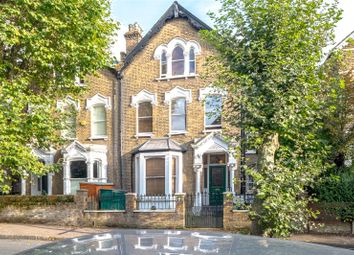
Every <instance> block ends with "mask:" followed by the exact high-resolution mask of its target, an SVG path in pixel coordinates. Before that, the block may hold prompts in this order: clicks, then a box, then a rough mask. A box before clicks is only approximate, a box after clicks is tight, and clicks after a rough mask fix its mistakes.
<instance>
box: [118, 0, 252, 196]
mask: <svg viewBox="0 0 354 255" xmlns="http://www.w3.org/2000/svg"><path fill="white" fill-rule="evenodd" d="M202 29H206V30H209V29H211V28H210V27H209V26H207V25H206V24H205V23H203V22H202V21H201V20H199V19H198V18H197V17H195V16H194V15H193V14H191V13H190V12H189V11H187V10H186V9H185V8H183V7H182V6H181V5H179V4H178V3H177V2H175V3H173V4H172V6H171V7H170V8H169V9H168V10H167V11H166V13H165V14H164V15H163V16H162V17H161V18H160V19H159V20H158V22H157V23H156V24H155V25H154V26H153V27H152V29H151V30H150V31H149V32H148V33H147V34H146V35H145V36H144V37H142V36H141V29H140V27H139V26H138V25H137V24H133V25H130V26H129V31H128V32H127V33H126V35H125V37H126V41H127V55H126V57H125V60H124V63H123V66H122V67H121V68H120V70H119V71H118V80H119V88H120V94H121V112H120V114H121V152H122V157H121V166H122V167H121V168H120V171H121V173H120V176H122V179H121V182H120V186H119V187H120V188H122V189H124V190H126V191H130V192H135V193H137V194H138V195H139V194H144V195H148V196H152V195H158V194H174V193H182V192H184V193H189V194H190V193H200V192H210V193H213V192H215V193H222V192H225V191H232V192H240V191H241V186H240V184H239V183H237V182H234V179H235V177H240V171H239V162H238V160H237V159H236V158H235V155H234V153H233V150H232V149H233V147H232V146H230V145H229V144H228V143H227V142H226V140H225V139H224V138H223V136H222V132H221V131H222V128H223V122H222V117H221V114H222V101H223V100H225V99H226V97H227V94H226V93H225V92H224V91H220V90H217V89H215V88H213V86H212V81H207V80H205V79H202V78H201V77H200V75H201V74H202V73H203V71H204V69H205V67H204V66H203V65H204V64H205V63H206V59H207V57H208V56H211V55H212V54H215V51H213V49H212V48H211V47H210V46H209V45H208V44H207V43H206V42H205V41H203V40H202V39H201V36H200V34H199V31H200V30H202ZM249 189H251V187H249Z"/></svg>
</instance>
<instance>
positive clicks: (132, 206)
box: [125, 193, 136, 213]
mask: <svg viewBox="0 0 354 255" xmlns="http://www.w3.org/2000/svg"><path fill="white" fill-rule="evenodd" d="M125 210H126V212H127V213H133V212H134V210H136V193H126V194H125Z"/></svg>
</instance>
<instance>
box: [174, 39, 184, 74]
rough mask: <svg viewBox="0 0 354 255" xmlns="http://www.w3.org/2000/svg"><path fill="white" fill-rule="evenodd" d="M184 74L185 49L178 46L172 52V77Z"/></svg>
mask: <svg viewBox="0 0 354 255" xmlns="http://www.w3.org/2000/svg"><path fill="white" fill-rule="evenodd" d="M183 74H184V55H183V49H182V48H181V47H180V46H177V47H176V48H175V49H174V50H173V52H172V76H176V75H183Z"/></svg>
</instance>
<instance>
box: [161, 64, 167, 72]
mask: <svg viewBox="0 0 354 255" xmlns="http://www.w3.org/2000/svg"><path fill="white" fill-rule="evenodd" d="M161 74H167V63H166V62H163V63H161Z"/></svg>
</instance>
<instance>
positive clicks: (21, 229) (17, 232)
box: [0, 223, 112, 241]
mask: <svg viewBox="0 0 354 255" xmlns="http://www.w3.org/2000/svg"><path fill="white" fill-rule="evenodd" d="M111 230H112V229H108V228H77V227H68V226H52V225H34V224H8V223H0V239H23V240H43V241H53V240H61V239H66V238H74V237H79V236H83V235H90V234H91V235H92V234H98V233H104V232H108V231H111Z"/></svg>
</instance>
